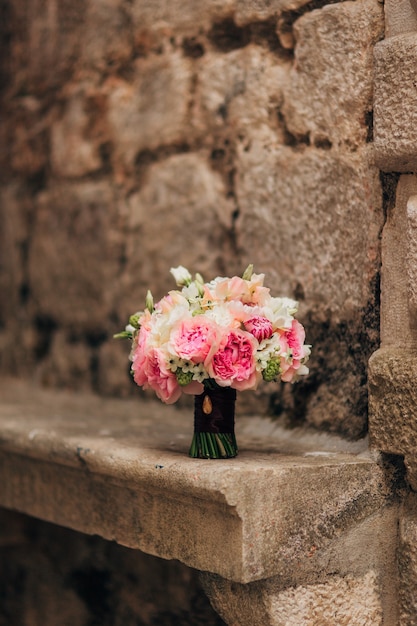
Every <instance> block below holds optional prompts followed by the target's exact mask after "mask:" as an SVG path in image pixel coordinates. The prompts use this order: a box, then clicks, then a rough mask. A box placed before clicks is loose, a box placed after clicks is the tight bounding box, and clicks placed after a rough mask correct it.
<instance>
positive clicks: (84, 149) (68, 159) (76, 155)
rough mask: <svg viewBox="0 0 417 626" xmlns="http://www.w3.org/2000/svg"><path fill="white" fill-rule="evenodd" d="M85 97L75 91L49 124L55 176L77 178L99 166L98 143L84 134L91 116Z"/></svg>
mask: <svg viewBox="0 0 417 626" xmlns="http://www.w3.org/2000/svg"><path fill="white" fill-rule="evenodd" d="M85 108H86V99H85V98H84V97H83V94H82V93H76V94H74V96H73V97H72V98H69V99H68V101H67V102H66V104H65V107H64V112H63V115H62V117H61V118H60V119H58V120H57V121H56V122H55V123H54V124H53V125H52V128H51V164H52V168H53V171H54V173H55V174H56V175H57V176H65V177H70V178H76V177H78V176H84V175H86V174H89V173H90V172H94V171H96V170H98V169H100V167H101V166H102V162H101V158H100V154H99V150H98V146H97V145H94V144H93V143H92V142H91V140H89V139H88V137H87V132H88V130H89V125H90V119H89V116H88V115H87V112H86V110H85Z"/></svg>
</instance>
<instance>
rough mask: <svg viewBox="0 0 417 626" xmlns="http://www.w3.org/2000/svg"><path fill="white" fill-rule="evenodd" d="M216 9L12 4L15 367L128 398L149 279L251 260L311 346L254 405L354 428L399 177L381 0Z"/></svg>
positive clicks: (9, 308)
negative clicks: (294, 380)
mask: <svg viewBox="0 0 417 626" xmlns="http://www.w3.org/2000/svg"><path fill="white" fill-rule="evenodd" d="M203 4H204V6H203V5H201V3H195V2H191V1H187V2H185V3H181V6H180V5H179V4H178V3H175V2H166V1H165V0H164V1H162V0H158V2H149V1H147V0H137V1H136V2H133V3H130V2H124V1H122V0H100V1H99V2H92V0H85V1H83V2H82V3H81V1H80V0H78V1H77V2H75V3H74V2H69V1H67V0H65V1H63V2H60V3H56V2H54V1H53V0H46V1H42V2H41V1H40V0H37V1H36V2H35V3H33V2H28V1H27V0H19V1H18V2H14V3H13V4H10V5H9V4H8V5H7V7H8V8H7V11H8V12H9V13H8V16H6V17H7V20H5V22H4V24H5V25H4V26H2V28H3V30H4V33H3V35H1V37H2V38H3V39H2V40H3V41H4V45H5V46H6V49H7V50H6V51H7V53H8V54H7V55H6V56H7V59H8V61H7V63H6V62H5V61H4V63H3V64H2V70H1V71H2V72H3V74H4V76H5V81H4V89H3V99H2V104H1V113H2V120H5V122H4V123H2V124H0V172H1V187H2V197H3V199H4V204H3V206H2V208H1V215H2V222H3V223H4V224H5V226H7V228H6V227H2V228H1V229H0V231H1V232H2V238H3V239H5V238H7V241H5V242H4V246H3V250H1V251H0V262H1V272H0V290H1V294H2V299H1V303H2V304H1V309H2V311H1V313H0V319H1V320H2V324H1V326H0V345H1V346H2V347H4V349H5V352H4V353H3V354H2V356H1V358H0V364H1V368H2V371H3V372H6V373H8V372H14V373H17V372H20V373H21V375H27V373H28V372H30V373H31V374H33V376H34V377H35V378H37V379H38V380H40V381H42V382H43V383H45V384H48V385H55V386H62V387H69V388H77V387H78V388H86V387H87V386H88V385H91V387H92V388H93V389H94V390H96V391H100V392H101V393H106V394H114V393H116V394H118V395H128V394H132V393H133V391H132V390H133V385H132V383H131V381H130V380H129V375H128V362H127V354H128V346H127V345H125V350H126V352H125V354H126V363H125V365H123V362H122V358H121V355H122V348H121V347H120V345H116V343H115V342H114V341H113V339H112V336H113V334H114V333H115V332H117V331H118V330H119V329H120V328H122V327H123V326H124V325H125V323H126V320H127V318H128V316H129V314H130V313H131V312H133V311H135V310H138V309H141V308H142V307H143V302H144V297H145V294H146V291H147V289H148V288H151V289H152V291H153V292H154V295H155V297H159V296H161V295H163V293H164V292H165V291H166V290H167V289H169V288H172V287H173V286H174V285H173V282H172V281H170V277H169V274H168V272H169V268H170V267H171V266H175V265H178V264H182V265H188V266H189V267H190V269H191V270H192V271H200V272H201V273H203V275H204V276H205V278H207V279H210V278H211V277H213V276H216V275H218V274H226V275H229V274H234V273H238V272H241V271H242V270H243V269H244V268H245V267H246V266H247V265H248V263H250V262H255V266H256V270H257V271H259V272H261V271H262V272H265V273H266V276H267V282H268V285H269V286H270V287H271V289H272V290H273V292H274V293H277V294H278V295H288V296H290V297H295V298H296V299H298V300H299V301H300V315H301V320H302V321H303V322H304V323H305V324H306V326H307V336H308V340H309V341H310V342H311V343H313V344H314V346H315V350H314V353H313V358H312V360H311V375H310V377H309V379H308V380H307V381H305V382H304V383H302V384H300V385H297V386H291V388H288V389H287V388H285V389H281V387H278V386H277V387H275V388H273V387H272V386H270V387H269V388H268V389H266V388H265V389H264V388H262V389H261V390H260V391H259V393H257V394H249V395H248V397H247V400H246V401H245V402H247V403H248V406H249V405H250V404H251V403H252V407H253V410H255V408H256V410H259V407H262V411H263V412H264V413H266V412H269V413H273V414H275V416H277V417H279V419H280V420H281V421H282V423H283V424H287V425H290V426H295V425H299V424H301V423H304V424H307V425H309V426H314V427H317V428H324V429H326V430H329V429H330V430H332V431H336V432H339V433H343V434H344V435H345V436H347V437H349V438H352V439H355V438H360V437H362V436H363V435H364V434H365V432H366V423H367V422H366V420H367V411H366V402H367V389H366V362H367V359H368V357H369V355H370V354H371V353H372V352H373V351H374V350H375V349H376V347H377V345H378V323H379V322H378V272H379V263H380V259H379V236H380V230H381V227H382V224H383V219H384V216H383V202H382V197H383V191H384V189H383V186H381V184H380V181H379V179H378V172H377V170H376V169H375V168H374V166H373V164H372V160H371V158H370V156H369V154H370V153H369V146H368V145H367V142H369V140H370V139H371V134H372V133H371V131H372V116H371V108H372V49H373V46H374V44H375V42H376V41H377V40H378V39H379V38H380V37H382V36H383V29H384V24H383V7H382V6H381V4H380V3H379V2H378V0H356V1H355V2H353V1H346V2H331V3H329V4H328V5H327V4H326V5H325V6H323V3H322V2H321V1H319V2H306V0H274V1H273V2H269V1H266V0H265V1H263V0H259V1H258V0H256V1H255V0H250V1H249V0H228V2H219V1H218V0H212V1H210V2H207V3H203ZM5 10H6V9H5ZM353 22H354V23H355V24H357V25H359V27H358V28H355V29H352V23H353ZM6 24H7V27H6ZM2 32H3V31H2ZM81 42H82V45H81ZM3 233H5V234H3ZM63 355H65V358H63ZM120 368H122V369H120ZM116 370H117V371H116ZM121 371H122V372H123V376H121ZM112 372H113V373H112ZM249 396H250V397H249Z"/></svg>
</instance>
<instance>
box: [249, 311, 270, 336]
mask: <svg viewBox="0 0 417 626" xmlns="http://www.w3.org/2000/svg"><path fill="white" fill-rule="evenodd" d="M244 326H245V329H246V330H247V331H248V333H250V334H251V335H253V336H254V337H256V339H257V340H258V341H262V340H263V339H269V337H271V335H272V333H273V330H272V323H271V322H270V321H269V319H267V318H266V317H262V316H261V315H256V316H255V317H251V318H250V319H249V320H247V321H246V322H244Z"/></svg>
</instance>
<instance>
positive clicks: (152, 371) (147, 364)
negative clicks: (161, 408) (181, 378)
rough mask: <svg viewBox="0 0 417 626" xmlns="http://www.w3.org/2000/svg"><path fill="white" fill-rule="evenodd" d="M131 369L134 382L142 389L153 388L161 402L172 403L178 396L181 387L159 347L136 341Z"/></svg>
mask: <svg viewBox="0 0 417 626" xmlns="http://www.w3.org/2000/svg"><path fill="white" fill-rule="evenodd" d="M141 330H142V329H141ZM132 370H133V378H134V380H135V382H136V383H137V384H138V385H139V386H140V387H143V388H144V389H153V391H154V392H155V393H156V395H157V396H158V398H159V399H160V400H162V402H165V403H166V404H173V403H174V402H176V401H177V400H178V398H179V397H180V395H181V387H180V386H179V384H178V381H177V378H176V376H175V374H174V373H173V372H171V370H169V369H168V367H167V365H166V357H165V353H164V352H163V351H162V350H161V349H159V348H148V349H146V346H143V345H140V342H138V345H137V348H136V351H135V354H134V358H133V364H132Z"/></svg>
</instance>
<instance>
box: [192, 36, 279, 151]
mask: <svg viewBox="0 0 417 626" xmlns="http://www.w3.org/2000/svg"><path fill="white" fill-rule="evenodd" d="M287 80H288V63H287V62H282V61H280V60H279V59H277V57H276V56H274V55H273V54H272V53H271V52H269V51H267V50H265V49H263V48H262V47H261V46H256V45H248V46H246V47H245V48H242V49H239V50H233V51H231V52H229V53H228V54H215V53H213V54H210V55H206V56H205V57H204V58H202V59H201V60H200V62H199V71H198V84H197V88H196V94H195V109H196V115H195V117H196V122H195V123H197V126H198V128H199V130H200V132H203V129H205V128H207V127H208V128H211V129H212V131H213V132H214V133H216V131H217V134H219V132H218V130H219V129H223V130H224V131H225V132H226V133H227V132H228V129H229V128H230V129H233V131H234V134H237V135H238V136H239V137H242V139H241V141H242V140H244V138H247V140H248V141H250V140H251V139H252V137H254V136H255V137H256V136H257V135H258V133H259V132H262V126H264V125H266V126H269V125H272V126H276V125H277V124H276V121H275V120H276V115H277V108H278V106H279V104H280V103H281V100H282V87H283V85H284V84H285V82H286V81H287ZM274 122H275V124H274ZM225 124H226V125H227V128H224V126H225ZM226 136H227V135H226ZM279 139H280V138H279V136H278V137H277V140H278V141H279Z"/></svg>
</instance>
